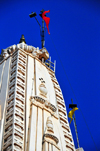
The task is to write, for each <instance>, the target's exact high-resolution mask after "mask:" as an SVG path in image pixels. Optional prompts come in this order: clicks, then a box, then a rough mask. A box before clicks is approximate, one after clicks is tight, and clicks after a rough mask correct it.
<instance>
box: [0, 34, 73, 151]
mask: <svg viewBox="0 0 100 151" xmlns="http://www.w3.org/2000/svg"><path fill="white" fill-rule="evenodd" d="M48 59H49V53H48V51H47V50H46V48H42V49H39V48H35V47H33V46H29V45H27V44H26V43H25V39H24V36H22V38H21V41H20V43H19V44H17V45H12V46H10V47H8V48H6V49H3V50H2V53H1V55H0V149H1V151H75V147H74V142H73V138H72V134H71V130H70V127H69V123H68V117H67V112H66V107H65V102H64V98H63V95H62V91H61V88H60V86H59V83H58V81H57V79H56V76H55V64H54V63H53V62H51V61H49V60H48Z"/></svg>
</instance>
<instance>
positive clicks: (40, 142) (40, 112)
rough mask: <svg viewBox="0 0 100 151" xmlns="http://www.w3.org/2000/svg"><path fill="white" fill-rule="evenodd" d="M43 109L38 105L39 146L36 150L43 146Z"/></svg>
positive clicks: (38, 150) (39, 150)
mask: <svg viewBox="0 0 100 151" xmlns="http://www.w3.org/2000/svg"><path fill="white" fill-rule="evenodd" d="M42 122H43V121H42V109H40V108H39V107H38V123H37V147H36V151H41V148H42Z"/></svg>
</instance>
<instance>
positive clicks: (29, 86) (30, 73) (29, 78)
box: [26, 56, 34, 142]
mask: <svg viewBox="0 0 100 151" xmlns="http://www.w3.org/2000/svg"><path fill="white" fill-rule="evenodd" d="M27 59H28V61H27V73H26V82H27V86H26V89H27V90H26V142H27V135H28V125H29V116H30V100H29V99H30V96H31V95H34V80H32V78H34V59H33V58H32V57H30V56H28V58H27ZM32 83H33V91H32Z"/></svg>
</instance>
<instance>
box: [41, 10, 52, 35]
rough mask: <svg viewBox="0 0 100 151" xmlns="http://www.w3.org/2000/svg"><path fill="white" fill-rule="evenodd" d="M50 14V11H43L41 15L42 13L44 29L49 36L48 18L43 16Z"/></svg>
mask: <svg viewBox="0 0 100 151" xmlns="http://www.w3.org/2000/svg"><path fill="white" fill-rule="evenodd" d="M49 12H50V10H48V11H44V12H43V13H42V19H43V20H44V21H45V23H46V27H47V30H48V34H50V32H49V27H48V26H49V22H50V18H49V17H46V16H45V14H46V13H49Z"/></svg>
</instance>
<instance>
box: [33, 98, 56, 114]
mask: <svg viewBox="0 0 100 151" xmlns="http://www.w3.org/2000/svg"><path fill="white" fill-rule="evenodd" d="M32 99H34V100H36V101H38V102H40V103H42V104H44V105H45V107H46V108H49V109H51V110H52V111H53V112H56V110H57V108H56V107H55V106H54V105H53V104H51V103H50V102H48V101H47V100H45V99H43V98H42V97H39V96H33V97H31V100H32Z"/></svg>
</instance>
